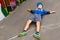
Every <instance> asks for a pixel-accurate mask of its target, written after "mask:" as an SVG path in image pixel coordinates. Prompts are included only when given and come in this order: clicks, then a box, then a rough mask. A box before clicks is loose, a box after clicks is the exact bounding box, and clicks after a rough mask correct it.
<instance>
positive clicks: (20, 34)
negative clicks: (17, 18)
mask: <svg viewBox="0 0 60 40" xmlns="http://www.w3.org/2000/svg"><path fill="white" fill-rule="evenodd" d="M31 22H32V20H28V21H27V23H26V26H25V28H24V30H23V31H22V32H21V33H19V34H18V36H24V35H26V34H27V32H26V31H27V30H28V28H29V25H30V23H31Z"/></svg>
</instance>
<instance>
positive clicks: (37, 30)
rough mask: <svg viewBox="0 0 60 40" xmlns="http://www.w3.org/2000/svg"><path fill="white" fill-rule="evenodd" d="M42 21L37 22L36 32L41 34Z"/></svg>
mask: <svg viewBox="0 0 60 40" xmlns="http://www.w3.org/2000/svg"><path fill="white" fill-rule="evenodd" d="M40 26H41V25H40V21H37V22H36V32H40Z"/></svg>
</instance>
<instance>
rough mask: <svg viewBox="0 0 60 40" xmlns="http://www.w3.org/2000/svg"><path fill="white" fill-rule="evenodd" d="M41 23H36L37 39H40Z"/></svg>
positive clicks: (35, 35)
mask: <svg viewBox="0 0 60 40" xmlns="http://www.w3.org/2000/svg"><path fill="white" fill-rule="evenodd" d="M39 32H40V21H37V22H36V33H35V34H34V37H35V38H37V39H40V33H39Z"/></svg>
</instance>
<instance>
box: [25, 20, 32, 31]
mask: <svg viewBox="0 0 60 40" xmlns="http://www.w3.org/2000/svg"><path fill="white" fill-rule="evenodd" d="M31 22H32V20H28V21H27V23H26V26H25V28H24V30H26V31H27V30H28V28H29V25H30V23H31Z"/></svg>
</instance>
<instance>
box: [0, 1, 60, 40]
mask: <svg viewBox="0 0 60 40" xmlns="http://www.w3.org/2000/svg"><path fill="white" fill-rule="evenodd" d="M38 1H42V2H43V3H44V7H45V8H46V9H47V10H51V9H54V10H56V14H50V15H46V16H45V17H44V18H43V20H42V25H41V40H60V7H59V6H60V0H27V1H26V2H24V3H22V5H21V6H20V7H19V8H17V9H16V10H15V12H14V13H13V14H12V15H9V16H8V17H7V18H5V19H4V20H3V21H2V22H1V23H0V40H8V39H11V40H36V39H34V38H33V33H34V32H35V25H34V24H31V28H30V29H29V30H28V35H26V36H24V37H18V38H15V37H16V35H17V34H18V33H19V32H21V30H23V27H24V26H25V23H26V21H27V20H28V18H29V17H30V15H31V14H30V13H29V12H27V11H26V10H27V9H28V8H31V9H34V8H35V7H36V6H35V4H36V2H38Z"/></svg>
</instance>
